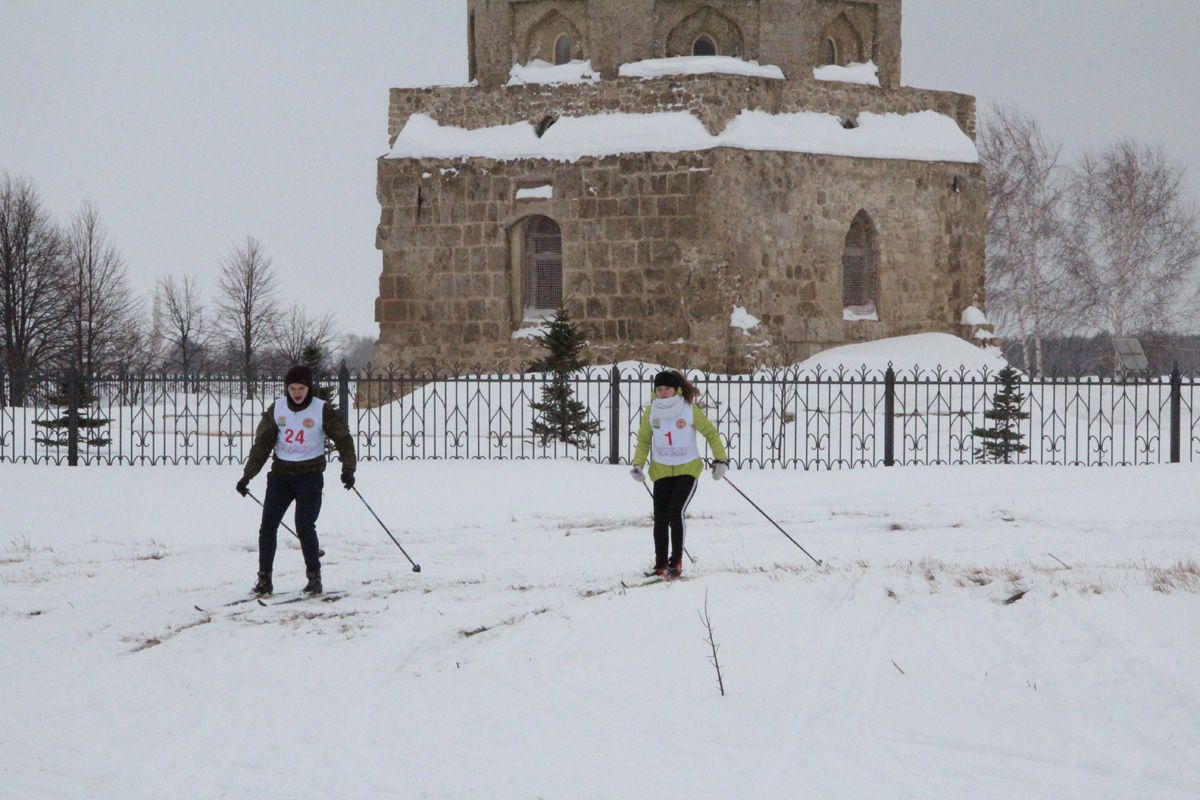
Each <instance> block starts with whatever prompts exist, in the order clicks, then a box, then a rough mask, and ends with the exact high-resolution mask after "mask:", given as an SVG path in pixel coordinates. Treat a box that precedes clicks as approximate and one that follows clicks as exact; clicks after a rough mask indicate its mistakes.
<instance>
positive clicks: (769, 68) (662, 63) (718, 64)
mask: <svg viewBox="0 0 1200 800" xmlns="http://www.w3.org/2000/svg"><path fill="white" fill-rule="evenodd" d="M714 73H716V74H721V75H747V76H750V77H753V78H773V79H775V80H780V81H781V80H783V79H784V75H783V70H781V69H780V68H779V67H776V66H773V65H771V64H759V63H758V62H757V61H744V60H742V59H740V58H734V57H733V56H675V57H673V58H648V59H646V60H644V61H634V62H631V63H629V64H622V65H621V67H620V69H619V70H618V71H617V74H618V75H620V76H621V77H622V78H660V77H663V76H667V75H709V74H714Z"/></svg>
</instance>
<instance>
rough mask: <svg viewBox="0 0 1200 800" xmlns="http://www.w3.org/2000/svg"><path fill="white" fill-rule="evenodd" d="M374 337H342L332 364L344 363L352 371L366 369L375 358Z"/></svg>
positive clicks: (359, 335) (347, 335)
mask: <svg viewBox="0 0 1200 800" xmlns="http://www.w3.org/2000/svg"><path fill="white" fill-rule="evenodd" d="M375 339H376V337H374V336H363V335H361V334H357V333H347V334H345V335H344V336H343V337H342V340H341V342H340V343H339V345H338V348H337V350H336V351H335V353H334V356H333V359H332V361H331V363H333V364H337V365H339V366H340V365H341V363H342V362H343V361H345V362H346V365H347V366H348V367H349V368H350V369H351V370H358V369H366V368H367V366H368V365H370V364H371V360H372V359H373V358H374V357H375Z"/></svg>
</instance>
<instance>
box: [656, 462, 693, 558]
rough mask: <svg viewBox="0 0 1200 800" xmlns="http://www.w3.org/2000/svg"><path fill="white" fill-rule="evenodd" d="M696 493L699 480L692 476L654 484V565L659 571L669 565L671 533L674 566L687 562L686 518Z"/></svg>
mask: <svg viewBox="0 0 1200 800" xmlns="http://www.w3.org/2000/svg"><path fill="white" fill-rule="evenodd" d="M695 493H696V479H695V478H693V477H692V476H691V475H673V476H671V477H669V478H659V479H658V480H656V481H655V482H654V563H655V566H657V567H663V566H666V564H667V532H668V529H669V530H670V534H671V559H670V560H671V562H672V563H675V564H679V563H681V559H682V558H683V514H684V512H685V511H687V507H688V503H690V502H691V501H692V495H694V494H695Z"/></svg>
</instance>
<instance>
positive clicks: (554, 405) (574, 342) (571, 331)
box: [530, 303, 600, 447]
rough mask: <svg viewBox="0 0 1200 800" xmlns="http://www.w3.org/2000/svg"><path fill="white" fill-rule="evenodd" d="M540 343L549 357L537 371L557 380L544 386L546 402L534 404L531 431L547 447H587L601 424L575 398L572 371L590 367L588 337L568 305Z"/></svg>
mask: <svg viewBox="0 0 1200 800" xmlns="http://www.w3.org/2000/svg"><path fill="white" fill-rule="evenodd" d="M540 344H541V346H542V347H544V348H545V349H546V351H547V355H546V356H545V357H544V358H542V359H541V360H540V361H538V362H536V364H535V365H534V370H535V371H539V372H551V373H553V377H552V378H551V380H550V383H548V384H547V385H546V386H544V387H542V402H540V403H533V404H532V407H533V411H534V413H535V414H536V415H537V417H536V419H535V420H534V422H533V425H532V426H531V427H530V431H531V432H532V433H533V435H534V436H538V437H540V438H541V442H542V445H543V446H545V445H546V443H547V442H549V441H550V440H551V439H554V440H557V441H560V442H565V443H566V444H570V445H574V446H575V447H587V446H588V445H589V444H591V440H592V437H593V436H595V435H596V434H597V433H599V432H600V422H599V421H598V420H593V419H589V418H588V411H587V408H586V407H585V406H584V405H583V403H581V402H579V401H578V400H576V399H575V398H574V392H573V390H572V389H571V384H570V383H569V379H568V375H569V373H570V372H571V371H572V370H577V369H581V368H582V367H584V366H585V364H586V362H585V360H584V356H585V354H586V353H587V336H586V335H585V334H584V332H583V331H581V330H579V329H578V328H577V327H576V326H575V322H574V320H572V319H571V314H570V312H569V311H568V310H567V306H566V304H565V303H564V304H562V305H560V306H559V307H558V310H557V311H555V312H554V317H553V319H551V320H550V321H549V323H548V325H547V331H546V333H544V334H543V335H542V337H541V340H540Z"/></svg>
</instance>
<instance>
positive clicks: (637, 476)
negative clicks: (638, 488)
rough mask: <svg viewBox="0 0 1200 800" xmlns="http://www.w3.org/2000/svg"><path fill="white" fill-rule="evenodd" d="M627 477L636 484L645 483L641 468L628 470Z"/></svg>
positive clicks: (644, 475)
mask: <svg viewBox="0 0 1200 800" xmlns="http://www.w3.org/2000/svg"><path fill="white" fill-rule="evenodd" d="M629 476H630V477H631V478H633V479H634V480H635V481H637V482H638V483H645V482H646V473H644V472H642V468H641V467H634V468H633V469H631V470H629Z"/></svg>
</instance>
